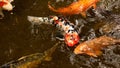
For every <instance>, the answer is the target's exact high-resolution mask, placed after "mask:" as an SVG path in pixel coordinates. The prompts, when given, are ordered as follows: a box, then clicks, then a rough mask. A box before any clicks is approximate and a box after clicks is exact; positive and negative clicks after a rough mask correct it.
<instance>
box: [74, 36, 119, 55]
mask: <svg viewBox="0 0 120 68" xmlns="http://www.w3.org/2000/svg"><path fill="white" fill-rule="evenodd" d="M117 43H119V44H120V39H118V40H117V39H113V38H111V37H108V36H101V37H99V38H95V39H93V40H89V41H85V42H83V43H80V44H79V45H78V46H77V47H76V48H75V49H74V53H75V54H87V55H90V56H93V57H97V56H99V55H101V54H102V52H101V49H102V48H104V47H106V46H109V45H113V44H117Z"/></svg>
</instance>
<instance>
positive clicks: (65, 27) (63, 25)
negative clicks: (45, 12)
mask: <svg viewBox="0 0 120 68" xmlns="http://www.w3.org/2000/svg"><path fill="white" fill-rule="evenodd" d="M28 21H30V22H31V23H32V24H33V25H34V24H38V25H40V24H42V23H45V24H53V25H56V27H58V28H60V30H61V31H63V35H64V40H65V43H66V44H67V45H68V46H74V45H75V44H77V43H78V42H79V39H80V38H79V35H78V32H77V31H76V30H75V28H74V24H73V23H71V22H70V21H68V20H67V19H66V18H64V17H60V16H49V17H33V16H28Z"/></svg>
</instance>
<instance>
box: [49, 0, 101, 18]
mask: <svg viewBox="0 0 120 68" xmlns="http://www.w3.org/2000/svg"><path fill="white" fill-rule="evenodd" d="M98 1H99V0H78V1H77V2H73V3H72V4H70V5H69V6H67V7H62V8H58V9H55V8H54V7H52V6H51V5H50V2H48V8H49V9H50V10H52V11H54V12H57V13H60V14H63V15H74V14H81V15H82V16H84V17H86V11H87V10H88V9H89V8H91V7H93V8H94V9H95V8H96V3H97V2H98Z"/></svg>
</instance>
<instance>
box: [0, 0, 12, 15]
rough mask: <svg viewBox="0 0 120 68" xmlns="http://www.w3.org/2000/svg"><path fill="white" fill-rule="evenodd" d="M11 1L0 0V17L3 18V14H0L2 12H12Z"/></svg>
mask: <svg viewBox="0 0 120 68" xmlns="http://www.w3.org/2000/svg"><path fill="white" fill-rule="evenodd" d="M11 2H13V0H0V15H1V16H2V17H4V14H3V13H2V10H8V11H11V10H13V6H12V4H11Z"/></svg>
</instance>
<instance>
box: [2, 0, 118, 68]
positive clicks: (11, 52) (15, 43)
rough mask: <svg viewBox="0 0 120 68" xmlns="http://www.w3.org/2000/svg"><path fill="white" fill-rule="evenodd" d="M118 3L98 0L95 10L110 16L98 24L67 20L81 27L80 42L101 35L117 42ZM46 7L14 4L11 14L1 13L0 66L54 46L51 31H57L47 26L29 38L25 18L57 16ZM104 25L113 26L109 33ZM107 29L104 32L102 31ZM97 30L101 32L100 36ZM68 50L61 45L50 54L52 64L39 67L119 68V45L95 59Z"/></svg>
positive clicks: (41, 2)
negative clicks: (51, 55)
mask: <svg viewBox="0 0 120 68" xmlns="http://www.w3.org/2000/svg"><path fill="white" fill-rule="evenodd" d="M73 1H74V0H68V1H65V2H64V0H63V2H60V3H62V4H63V3H65V4H70V3H71V2H73ZM57 2H59V0H55V3H57ZM118 2H119V3H120V1H119V0H106V1H104V0H101V3H102V5H101V6H99V7H100V8H102V9H105V10H110V12H112V13H113V14H111V13H110V16H107V18H106V19H105V18H104V19H102V18H100V20H99V19H98V18H95V20H93V21H92V19H91V18H88V19H83V18H81V16H79V15H77V16H73V17H68V19H69V20H70V21H72V22H76V21H78V22H80V24H81V23H82V24H84V27H83V28H82V30H81V33H80V37H81V40H83V41H84V40H89V39H92V38H95V37H98V36H101V35H104V34H107V35H109V36H115V37H117V38H119V39H120V26H119V25H120V15H119V14H120V8H119V7H120V5H119V4H118ZM47 3H48V0H24V1H23V0H15V1H14V2H13V5H15V8H14V10H13V11H12V12H7V11H4V14H5V17H4V18H3V19H2V20H0V65H2V64H4V63H7V62H9V61H11V60H15V59H18V58H20V57H21V56H25V55H29V54H33V53H36V52H44V51H45V50H46V49H49V48H50V47H52V46H53V45H54V44H55V43H56V40H55V38H54V37H52V35H54V34H55V31H57V30H56V28H55V27H53V26H51V25H41V26H40V27H39V32H38V34H37V35H33V34H31V23H30V22H28V21H27V16H28V15H32V16H49V15H58V14H56V13H54V12H52V11H50V10H49V9H48V6H47ZM101 3H100V4H101ZM113 3H114V4H113ZM100 4H99V5H100ZM110 4H111V5H110ZM53 5H56V4H53ZM58 5H59V4H58ZM109 6H110V7H109ZM99 11H100V10H99ZM101 11H102V10H101ZM11 13H13V14H11ZM103 14H104V13H103ZM106 15H107V14H106ZM111 19H113V20H111ZM106 23H107V24H109V23H116V24H115V26H114V27H115V28H113V27H110V28H111V29H109V28H108V27H105V25H107V24H106ZM104 27H105V29H104ZM78 28H79V27H78ZM107 28H108V30H106V29H107ZM112 28H113V29H112ZM99 30H101V31H102V33H101V32H100V31H99ZM112 30H114V31H112ZM116 30H117V31H116ZM109 32H113V33H112V34H111V33H109ZM72 50H73V49H72V48H69V47H67V46H66V45H65V44H64V43H63V44H61V45H60V46H59V47H58V49H57V50H56V51H55V53H54V54H53V59H52V61H50V62H43V63H42V64H41V65H40V67H41V68H120V53H119V51H120V45H116V46H110V47H108V48H107V49H104V50H103V52H104V53H103V55H102V56H100V57H98V58H93V57H90V56H87V55H74V54H73V53H72Z"/></svg>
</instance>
